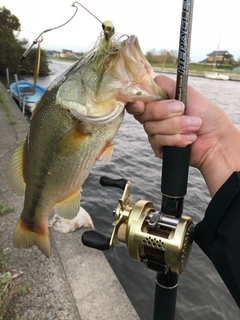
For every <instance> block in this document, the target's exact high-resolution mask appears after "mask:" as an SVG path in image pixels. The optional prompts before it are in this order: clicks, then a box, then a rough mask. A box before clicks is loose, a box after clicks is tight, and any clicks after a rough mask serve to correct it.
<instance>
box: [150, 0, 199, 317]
mask: <svg viewBox="0 0 240 320" xmlns="http://www.w3.org/2000/svg"><path fill="white" fill-rule="evenodd" d="M193 4H194V0H183V5H182V18H181V27H180V37H179V50H178V67H177V82H176V93H175V99H176V100H179V101H181V102H182V103H183V104H184V106H186V99H187V86H188V67H189V59H190V42H191V31H192V30H191V29H192V16H193ZM185 113H186V108H184V114H185ZM189 160H190V146H187V147H184V148H182V147H168V146H165V147H164V148H163V164H162V181H161V192H162V207H161V212H163V213H164V214H166V215H169V216H173V217H176V218H179V217H181V216H182V213H183V203H184V196H185V195H186V193H187V182H188V169H189ZM190 229H192V230H189V232H190V234H191V235H192V234H193V225H192V226H191V228H190ZM177 286H178V274H177V273H174V272H172V271H171V269H169V270H168V272H167V273H166V274H164V273H160V272H158V273H157V277H156V289H155V303H154V320H158V319H169V320H170V319H175V309H176V307H175V308H174V306H176V299H177ZM163 310H164V313H165V317H163Z"/></svg>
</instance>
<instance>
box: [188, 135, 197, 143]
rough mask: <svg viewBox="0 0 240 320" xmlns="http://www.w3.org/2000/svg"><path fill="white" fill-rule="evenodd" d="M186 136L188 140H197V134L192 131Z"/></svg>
mask: <svg viewBox="0 0 240 320" xmlns="http://www.w3.org/2000/svg"><path fill="white" fill-rule="evenodd" d="M187 138H188V141H190V142H194V141H196V140H197V135H196V134H194V133H192V134H188V136H187Z"/></svg>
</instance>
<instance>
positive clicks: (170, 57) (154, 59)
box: [146, 49, 177, 65]
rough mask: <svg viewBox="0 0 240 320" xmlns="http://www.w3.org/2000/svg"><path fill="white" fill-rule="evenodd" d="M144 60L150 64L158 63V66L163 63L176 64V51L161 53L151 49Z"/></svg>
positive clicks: (162, 51) (163, 51)
mask: <svg viewBox="0 0 240 320" xmlns="http://www.w3.org/2000/svg"><path fill="white" fill-rule="evenodd" d="M146 59H147V60H148V61H149V62H150V63H158V64H163V65H165V63H166V64H167V63H171V64H172V63H176V62H177V51H176V50H171V51H168V50H165V49H163V50H161V51H156V50H155V49H152V50H151V51H148V52H147V53H146Z"/></svg>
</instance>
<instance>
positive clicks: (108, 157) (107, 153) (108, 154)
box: [100, 142, 114, 164]
mask: <svg viewBox="0 0 240 320" xmlns="http://www.w3.org/2000/svg"><path fill="white" fill-rule="evenodd" d="M113 150H114V144H113V142H111V143H110V144H109V145H108V146H107V148H106V149H105V150H104V152H103V153H102V154H101V156H100V159H101V160H103V161H104V163H106V164H109V163H110V161H111V158H112V154H113Z"/></svg>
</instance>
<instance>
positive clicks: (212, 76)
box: [204, 35, 229, 80]
mask: <svg viewBox="0 0 240 320" xmlns="http://www.w3.org/2000/svg"><path fill="white" fill-rule="evenodd" d="M220 43H221V35H220V37H219V41H218V46H217V51H214V53H215V56H214V62H213V69H212V72H205V73H204V76H205V78H207V79H213V80H229V76H228V75H226V74H222V73H220V72H219V71H215V69H216V66H217V63H218V62H219V61H218V53H219V48H220ZM220 63H221V61H220Z"/></svg>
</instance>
